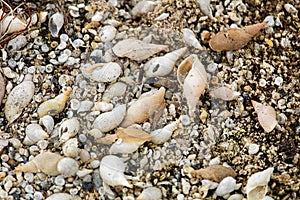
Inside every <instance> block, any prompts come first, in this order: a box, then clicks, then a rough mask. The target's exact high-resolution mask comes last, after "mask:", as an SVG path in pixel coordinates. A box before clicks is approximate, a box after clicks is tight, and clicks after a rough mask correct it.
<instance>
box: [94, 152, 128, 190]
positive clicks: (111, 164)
mask: <svg viewBox="0 0 300 200" xmlns="http://www.w3.org/2000/svg"><path fill="white" fill-rule="evenodd" d="M99 171H100V176H101V178H102V180H103V182H105V183H106V184H108V185H110V186H116V185H122V186H126V187H129V188H132V185H131V184H130V183H128V181H127V180H126V178H125V175H124V171H125V164H124V162H123V161H122V160H121V159H120V158H119V157H117V156H113V155H108V156H105V157H103V158H102V160H101V163H100V168H99Z"/></svg>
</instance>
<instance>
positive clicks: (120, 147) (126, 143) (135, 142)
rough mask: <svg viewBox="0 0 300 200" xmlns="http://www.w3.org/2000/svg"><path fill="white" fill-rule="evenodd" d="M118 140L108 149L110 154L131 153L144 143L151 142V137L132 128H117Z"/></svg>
mask: <svg viewBox="0 0 300 200" xmlns="http://www.w3.org/2000/svg"><path fill="white" fill-rule="evenodd" d="M116 135H117V137H118V140H117V141H116V142H115V143H113V144H112V145H111V147H110V149H109V152H110V153H111V154H116V153H133V152H134V151H136V150H137V149H138V148H139V147H140V146H141V145H142V144H143V143H144V142H146V141H150V140H151V138H152V137H151V135H149V134H148V133H146V132H145V131H142V130H140V129H136V128H133V127H127V128H119V129H118V130H117V131H116Z"/></svg>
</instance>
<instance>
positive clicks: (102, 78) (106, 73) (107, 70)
mask: <svg viewBox="0 0 300 200" xmlns="http://www.w3.org/2000/svg"><path fill="white" fill-rule="evenodd" d="M82 73H83V75H84V76H85V77H86V78H88V79H91V80H93V81H97V82H101V83H107V82H113V81H115V80H117V79H118V78H119V76H120V75H121V73H122V68H121V67H120V65H119V64H118V63H115V62H109V63H97V64H94V65H91V66H84V67H83V68H82Z"/></svg>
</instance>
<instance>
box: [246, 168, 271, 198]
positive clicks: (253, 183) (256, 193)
mask: <svg viewBox="0 0 300 200" xmlns="http://www.w3.org/2000/svg"><path fill="white" fill-rule="evenodd" d="M273 171H274V168H273V167H270V168H268V169H266V170H264V171H261V172H257V173H255V174H252V175H251V177H250V178H249V179H248V181H247V185H246V193H247V200H257V199H263V197H264V196H265V195H266V194H267V188H268V183H269V181H270V178H271V176H272V174H273Z"/></svg>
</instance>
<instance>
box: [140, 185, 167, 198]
mask: <svg viewBox="0 0 300 200" xmlns="http://www.w3.org/2000/svg"><path fill="white" fill-rule="evenodd" d="M159 199H162V193H161V190H160V189H159V188H157V187H148V188H146V189H144V190H143V192H142V193H141V194H140V195H139V196H138V197H137V200H159Z"/></svg>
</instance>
